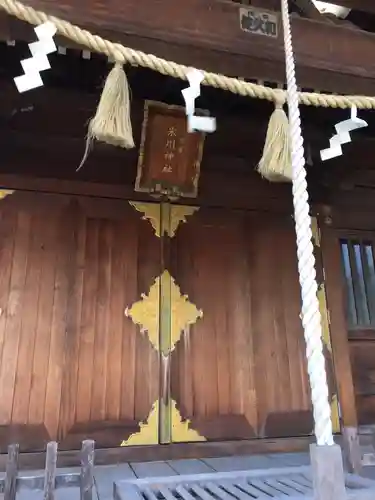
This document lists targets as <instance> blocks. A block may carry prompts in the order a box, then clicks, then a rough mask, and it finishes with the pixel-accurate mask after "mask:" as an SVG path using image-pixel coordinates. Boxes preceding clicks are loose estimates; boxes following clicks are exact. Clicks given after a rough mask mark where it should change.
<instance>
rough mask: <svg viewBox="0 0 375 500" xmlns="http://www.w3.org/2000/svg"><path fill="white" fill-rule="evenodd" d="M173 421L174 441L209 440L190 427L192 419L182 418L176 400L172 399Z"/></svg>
mask: <svg viewBox="0 0 375 500" xmlns="http://www.w3.org/2000/svg"><path fill="white" fill-rule="evenodd" d="M171 422H172V441H173V442H174V443H188V442H192V441H207V439H206V438H205V437H204V436H201V435H200V434H199V433H198V432H197V431H195V430H194V429H191V428H190V424H191V422H190V420H182V417H181V414H180V412H179V411H178V409H177V404H176V401H174V400H173V399H172V401H171Z"/></svg>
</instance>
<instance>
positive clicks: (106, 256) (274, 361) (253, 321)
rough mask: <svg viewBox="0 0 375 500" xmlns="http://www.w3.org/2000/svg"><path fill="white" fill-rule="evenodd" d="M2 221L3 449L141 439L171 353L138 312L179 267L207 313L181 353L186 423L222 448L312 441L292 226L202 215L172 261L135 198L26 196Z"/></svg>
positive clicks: (175, 389) (17, 196) (182, 236)
mask: <svg viewBox="0 0 375 500" xmlns="http://www.w3.org/2000/svg"><path fill="white" fill-rule="evenodd" d="M0 218H1V226H0V269H1V275H0V311H1V316H0V347H1V350H0V358H1V363H0V396H1V400H2V405H1V410H0V447H1V448H2V449H3V447H4V446H5V445H6V444H7V443H9V442H13V441H18V442H20V444H21V448H22V449H24V450H37V449H41V448H42V447H43V446H44V442H45V441H46V440H48V439H58V440H59V442H60V447H61V448H66V449H75V448H77V447H78V446H79V442H80V440H81V439H83V438H85V437H90V438H94V439H96V441H97V446H98V447H113V446H119V445H120V443H121V442H122V440H126V439H127V438H128V437H129V436H130V435H131V434H133V433H135V432H138V431H139V429H140V428H139V424H140V422H141V421H144V422H145V421H146V420H147V417H148V415H149V413H150V411H151V408H152V406H153V404H154V403H155V401H157V400H158V398H159V397H160V396H161V394H160V386H159V380H160V375H161V372H160V369H159V355H158V353H157V351H156V350H155V349H154V348H153V347H152V345H151V343H150V342H149V340H148V338H147V335H144V334H143V335H142V334H141V332H140V330H139V327H138V326H135V325H134V323H133V322H132V321H131V320H130V319H129V318H127V317H126V316H125V314H124V312H125V309H126V308H127V307H129V306H131V305H132V304H133V303H134V302H136V301H138V300H139V299H140V297H141V295H142V293H144V294H146V295H147V293H148V290H149V288H150V285H151V284H152V283H153V282H154V280H155V278H156V277H157V276H159V275H160V273H161V270H162V269H164V268H167V269H169V270H170V272H171V274H172V276H173V278H174V279H175V281H176V283H177V284H178V286H179V287H180V289H181V293H182V294H187V296H188V297H189V300H190V301H192V302H193V303H195V304H196V305H197V307H199V308H201V309H202V311H203V319H201V320H199V321H197V323H196V325H194V326H192V327H191V328H190V329H188V330H185V332H184V333H183V336H182V338H181V340H180V341H179V342H178V344H177V347H176V350H175V352H174V353H173V355H172V357H171V360H172V361H171V363H172V369H171V397H172V399H173V400H174V401H176V404H177V408H178V409H179V411H180V414H181V418H182V420H185V419H188V420H190V422H191V424H190V427H191V428H192V429H194V430H195V431H197V432H198V433H199V434H200V435H201V436H204V437H205V439H207V440H232V439H240V438H242V439H246V438H254V437H285V436H301V435H308V434H310V433H311V431H312V417H311V411H310V398H309V390H308V382H307V376H306V367H305V359H304V341H303V335H302V331H301V326H300V321H299V302H300V301H299V287H298V279H297V270H296V255H295V239H294V229H293V221H292V220H291V219H290V218H289V217H286V216H279V217H275V216H272V215H265V214H262V213H261V212H255V213H252V212H248V211H233V210H232V211H228V210H227V209H225V210H223V209H215V208H211V209H209V208H201V209H199V210H198V211H197V212H196V213H195V214H194V215H192V216H191V217H190V218H189V220H188V221H187V222H186V223H185V224H183V225H181V226H180V227H179V228H178V231H177V234H176V236H175V237H174V238H171V240H170V249H169V252H168V255H169V257H168V255H167V254H162V247H161V240H160V238H157V237H156V236H155V234H154V229H153V227H152V225H151V223H150V221H149V220H143V219H142V214H141V213H139V212H137V211H136V210H135V209H134V208H133V207H132V206H131V205H130V204H129V203H128V202H127V201H126V200H113V199H104V198H98V197H94V198H93V197H82V196H72V195H58V194H41V193H37V192H35V193H31V192H25V191H17V192H15V193H13V194H10V195H8V196H7V197H6V198H4V199H3V200H1V202H0ZM162 263H163V266H162ZM170 307H172V310H173V304H171V306H170ZM172 437H173V432H172Z"/></svg>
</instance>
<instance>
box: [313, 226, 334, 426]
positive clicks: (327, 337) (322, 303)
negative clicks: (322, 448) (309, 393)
mask: <svg viewBox="0 0 375 500" xmlns="http://www.w3.org/2000/svg"><path fill="white" fill-rule="evenodd" d="M311 230H312V237H313V243H314V246H315V248H316V251H318V252H320V251H321V250H320V229H319V225H318V220H317V218H316V217H312V218H311ZM322 266H323V263H322ZM322 276H323V283H318V301H319V310H320V315H321V322H322V341H323V343H324V345H325V346H326V348H327V350H328V352H329V353H330V355H331V360H332V364H333V363H334V361H333V359H332V344H331V332H330V324H329V312H328V307H327V297H326V291H325V285H324V268H322ZM333 371H334V370H333ZM335 391H336V392H335V393H334V394H333V396H332V399H331V420H332V429H333V432H340V413H339V402H338V396H337V388H336V380H335Z"/></svg>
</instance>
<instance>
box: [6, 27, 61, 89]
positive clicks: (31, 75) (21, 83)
mask: <svg viewBox="0 0 375 500" xmlns="http://www.w3.org/2000/svg"><path fill="white" fill-rule="evenodd" d="M34 31H35V33H36V36H37V37H38V42H33V43H30V44H29V49H30V52H31V54H32V57H29V58H28V59H24V60H23V61H21V65H22V68H23V71H24V73H25V74H24V75H21V76H17V77H16V78H14V83H15V84H16V87H17V89H18V92H26V91H27V90H31V89H35V88H37V87H41V86H42V85H43V80H42V78H41V76H40V72H41V71H44V70H46V69H50V67H51V65H50V63H49V61H48V57H47V54H51V53H52V52H55V51H56V50H57V47H56V45H55V42H54V41H53V37H54V35H55V34H56V26H55V25H54V24H53V23H51V22H46V23H44V24H41V25H39V26H37V27H36V28H34Z"/></svg>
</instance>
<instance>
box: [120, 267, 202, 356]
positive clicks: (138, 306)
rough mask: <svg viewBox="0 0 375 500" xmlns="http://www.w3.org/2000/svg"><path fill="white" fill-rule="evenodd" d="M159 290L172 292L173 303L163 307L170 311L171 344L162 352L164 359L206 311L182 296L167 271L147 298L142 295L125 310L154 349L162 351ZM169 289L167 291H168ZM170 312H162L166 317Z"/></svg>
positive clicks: (151, 289)
mask: <svg viewBox="0 0 375 500" xmlns="http://www.w3.org/2000/svg"><path fill="white" fill-rule="evenodd" d="M160 290H162V293H164V290H165V291H166V293H170V304H167V305H165V304H164V302H163V304H164V307H163V308H168V309H169V310H170V324H171V333H170V339H171V340H170V343H169V342H168V344H165V345H164V347H163V349H162V351H163V354H164V355H165V356H167V355H168V354H169V352H170V351H173V349H174V348H175V345H176V343H177V342H178V341H179V340H180V337H181V333H182V332H183V331H184V330H185V329H186V328H187V327H188V326H189V325H193V324H194V323H195V322H196V321H197V319H198V318H202V316H203V311H201V310H199V309H198V308H197V307H196V306H195V305H194V304H193V303H192V302H190V301H189V297H188V296H187V295H182V294H181V291H180V287H179V286H178V285H176V283H175V281H174V279H173V278H172V276H171V275H170V274H169V272H168V271H164V272H163V274H162V275H161V276H158V277H157V278H156V280H155V282H154V284H153V285H152V286H151V288H150V290H149V292H148V295H146V294H144V293H143V294H142V295H141V300H139V301H138V302H135V303H134V304H133V305H132V306H131V307H129V308H126V309H125V315H126V316H127V317H128V318H131V320H132V321H133V322H134V323H135V324H136V325H139V326H140V329H141V332H142V333H145V332H147V334H148V338H149V340H150V342H151V343H152V345H153V346H154V348H155V349H157V350H160V339H159V313H160V310H159V309H160V305H159V304H160ZM167 290H168V292H167ZM167 313H168V311H162V315H163V314H167Z"/></svg>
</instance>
